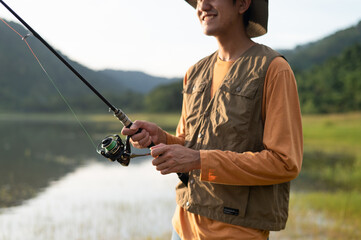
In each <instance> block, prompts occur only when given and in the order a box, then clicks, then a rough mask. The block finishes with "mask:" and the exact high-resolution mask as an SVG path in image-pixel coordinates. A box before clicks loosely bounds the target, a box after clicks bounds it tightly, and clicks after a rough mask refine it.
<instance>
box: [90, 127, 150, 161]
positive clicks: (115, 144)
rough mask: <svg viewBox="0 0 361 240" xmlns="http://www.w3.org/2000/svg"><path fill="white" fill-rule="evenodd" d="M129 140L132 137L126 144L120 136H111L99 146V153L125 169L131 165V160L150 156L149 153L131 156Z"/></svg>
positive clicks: (127, 139) (128, 137)
mask: <svg viewBox="0 0 361 240" xmlns="http://www.w3.org/2000/svg"><path fill="white" fill-rule="evenodd" d="M129 140H130V136H127V138H126V140H125V144H124V143H123V141H122V139H121V138H120V137H119V135H116V134H113V135H109V136H107V137H106V138H104V139H103V140H102V142H101V143H100V144H99V145H98V148H97V152H98V153H99V154H100V155H102V156H104V157H105V158H108V159H109V161H112V162H114V161H117V162H119V163H120V164H121V165H123V166H125V167H126V166H128V165H129V162H130V159H131V158H135V157H141V156H147V155H150V154H149V153H147V154H131V148H130V142H129Z"/></svg>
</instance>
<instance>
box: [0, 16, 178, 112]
mask: <svg viewBox="0 0 361 240" xmlns="http://www.w3.org/2000/svg"><path fill="white" fill-rule="evenodd" d="M8 24H9V25H10V26H11V27H12V28H14V29H15V30H16V31H17V32H19V33H20V34H21V35H23V36H24V35H26V34H27V33H28V30H26V29H25V28H24V27H23V26H22V25H19V24H17V23H15V22H8ZM44 38H45V37H44ZM27 41H28V42H29V44H30V46H31V47H32V49H33V50H34V52H35V53H36V54H37V56H38V58H39V59H40V61H41V62H42V64H43V65H44V68H45V69H46V70H47V72H48V74H49V76H51V78H52V80H53V81H54V83H55V84H56V85H57V87H58V88H59V90H60V91H61V92H62V93H63V94H64V96H65V97H66V98H67V99H68V100H69V101H70V103H71V104H72V105H73V106H77V107H78V108H80V109H82V110H89V109H99V108H100V107H102V108H104V106H105V105H104V104H103V103H102V102H101V101H100V100H99V99H98V98H97V97H96V96H95V95H94V94H93V93H92V92H91V91H90V90H89V89H88V88H87V87H86V86H85V85H84V84H83V83H82V82H81V81H80V80H79V79H78V78H77V77H76V76H75V75H74V74H73V73H72V72H71V71H70V70H69V69H68V68H66V67H65V66H64V65H63V63H61V62H60V61H59V60H58V59H57V58H56V57H55V56H54V55H53V54H52V53H51V52H50V51H49V50H48V49H47V48H46V47H45V46H43V45H42V43H41V42H40V41H38V39H36V38H35V37H33V36H32V37H29V38H27ZM59 53H60V52H59ZM60 54H61V53H60ZM61 55H62V54H61ZM64 58H65V59H66V60H67V61H68V62H69V63H70V64H71V65H72V66H73V67H74V68H75V69H76V70H77V71H78V72H79V73H80V74H82V75H83V76H84V77H85V79H86V80H88V81H89V82H90V83H91V84H92V85H93V86H94V87H95V88H96V89H97V90H98V91H99V92H100V93H102V94H103V95H104V96H105V97H106V98H107V99H108V100H111V103H113V102H115V103H114V104H116V105H118V104H119V105H121V106H123V105H124V103H127V106H130V105H132V104H133V101H131V99H129V98H134V101H138V102H139V101H140V102H141V101H142V99H140V98H141V95H142V94H144V93H147V92H149V91H151V90H152V89H153V88H154V87H156V86H157V85H159V84H164V83H169V82H172V81H174V79H167V78H158V77H154V76H150V75H147V74H144V73H141V72H126V71H115V70H104V71H93V70H91V69H89V68H87V67H85V66H83V65H81V64H79V63H77V62H74V61H72V60H71V59H69V58H68V57H66V56H64ZM0 73H1V74H0V84H1V88H0V111H1V110H3V111H4V110H6V111H11V110H21V111H63V110H64V109H66V106H65V105H64V103H63V102H62V99H61V98H60V96H59V94H58V93H57V91H56V90H55V88H54V86H53V85H52V83H51V82H50V81H48V80H47V78H48V77H47V76H46V74H45V73H44V72H43V71H42V70H41V68H40V67H39V65H38V63H37V62H36V60H35V58H34V57H33V56H32V54H31V52H30V51H29V49H28V47H27V46H26V44H25V43H24V41H22V39H21V37H20V36H18V35H17V34H16V33H15V32H13V31H12V30H11V29H10V28H8V27H7V26H6V25H5V24H4V23H3V22H0ZM135 105H136V106H137V107H139V103H138V104H135ZM122 109H127V107H122Z"/></svg>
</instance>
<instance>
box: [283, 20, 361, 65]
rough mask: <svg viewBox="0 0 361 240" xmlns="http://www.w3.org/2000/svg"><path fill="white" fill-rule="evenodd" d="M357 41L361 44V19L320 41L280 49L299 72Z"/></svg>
mask: <svg viewBox="0 0 361 240" xmlns="http://www.w3.org/2000/svg"><path fill="white" fill-rule="evenodd" d="M356 43H359V44H361V21H360V22H359V23H358V24H357V25H355V26H351V27H349V28H347V29H344V30H341V31H338V32H336V33H334V34H331V35H330V36H326V37H325V38H323V39H320V40H318V41H315V42H311V43H307V44H304V45H300V46H297V47H296V48H295V49H292V50H279V51H280V52H281V53H282V54H284V55H285V56H286V58H287V60H288V61H289V63H290V64H291V66H292V68H293V69H294V71H296V72H298V71H303V70H306V69H308V68H310V67H312V66H314V65H317V64H322V63H323V62H324V61H326V60H327V59H329V58H331V57H335V56H338V55H339V54H341V53H342V52H343V51H344V50H345V49H346V48H348V47H350V46H352V45H354V44H356Z"/></svg>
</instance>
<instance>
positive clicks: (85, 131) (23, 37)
mask: <svg viewBox="0 0 361 240" xmlns="http://www.w3.org/2000/svg"><path fill="white" fill-rule="evenodd" d="M0 20H1V21H2V22H3V23H5V25H6V26H8V27H9V28H10V29H11V30H13V31H14V32H15V33H16V34H17V35H19V36H20V37H21V40H23V41H24V42H25V43H26V45H27V46H28V48H29V50H30V52H31V53H32V54H33V56H34V58H35V59H36V61H37V62H38V64H39V66H40V67H41V69H42V70H43V72H44V73H45V75H46V76H47V78H48V80H49V81H50V82H51V84H52V85H53V86H54V88H55V90H56V91H57V92H58V94H59V95H60V97H61V99H63V101H64V103H65V104H66V105H67V106H68V108H69V110H70V111H71V113H72V114H73V116H74V118H75V119H76V121H77V122H78V124H79V125H80V127H81V128H82V129H83V131H84V133H85V134H86V135H87V137H88V138H89V140H90V142H91V143H92V145H93V146H94V148H95V149H97V145H96V144H95V142H94V141H93V139H92V137H91V136H90V134H89V132H88V131H87V130H86V128H85V126H84V125H83V124H82V123H81V121H80V120H79V118H78V116H77V115H76V113H75V112H74V110H73V108H72V107H71V106H70V104H69V102H68V101H67V100H66V98H65V97H64V95H63V94H62V93H61V91H60V89H59V88H58V87H57V85H56V84H55V82H54V80H53V79H52V78H51V77H50V75H49V74H48V72H47V71H46V69H45V68H44V66H43V64H42V63H41V62H40V60H39V58H38V57H37V56H36V54H35V53H34V51H33V49H32V48H31V47H30V45H29V43H28V41H26V38H28V37H30V36H31V34H27V35H25V36H22V35H21V34H20V33H18V32H17V31H16V30H15V29H14V28H13V27H11V26H10V25H9V24H8V23H7V22H6V21H5V20H3V19H2V18H0Z"/></svg>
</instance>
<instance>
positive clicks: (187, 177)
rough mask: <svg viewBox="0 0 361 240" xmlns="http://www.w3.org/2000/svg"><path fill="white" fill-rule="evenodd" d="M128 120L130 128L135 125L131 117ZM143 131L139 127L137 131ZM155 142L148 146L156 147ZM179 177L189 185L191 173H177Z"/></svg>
mask: <svg viewBox="0 0 361 240" xmlns="http://www.w3.org/2000/svg"><path fill="white" fill-rule="evenodd" d="M127 120H128V126H126V127H127V128H130V127H131V126H132V125H133V122H132V121H130V120H129V118H127ZM141 131H142V128H139V129H138V131H137V132H136V133H140V132H141ZM154 146H155V144H154V143H153V142H151V143H150V145H149V146H148V148H151V147H154ZM177 175H178V178H179V179H180V180H181V181H182V183H183V184H184V185H185V186H188V180H189V175H188V173H177Z"/></svg>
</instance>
